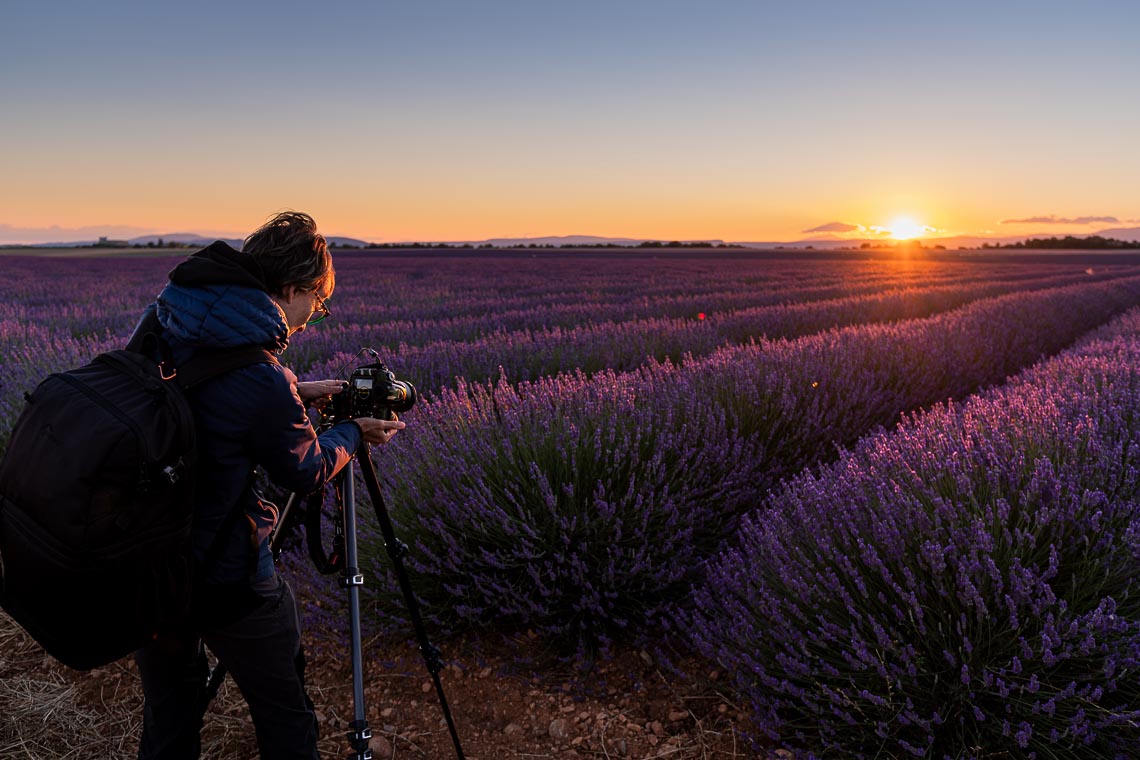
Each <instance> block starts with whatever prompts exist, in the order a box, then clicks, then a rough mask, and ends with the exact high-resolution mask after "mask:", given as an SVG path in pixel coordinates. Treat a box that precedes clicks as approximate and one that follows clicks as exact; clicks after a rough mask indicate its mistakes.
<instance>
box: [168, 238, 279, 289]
mask: <svg viewBox="0 0 1140 760" xmlns="http://www.w3.org/2000/svg"><path fill="white" fill-rule="evenodd" d="M170 281H171V282H172V283H174V284H175V285H183V286H187V287H202V286H206V285H239V286H241V287H245V288H255V289H257V290H262V291H268V286H267V285H266V284H265V274H264V272H262V270H261V265H260V264H258V263H257V259H255V258H253V256H250V255H249V254H248V253H245V252H243V251H238V250H235V249H234V248H232V247H230V245H229V244H228V243H225V242H223V241H221V240H218V241H216V242H214V243H212V244H210V245H208V246H206V247H205V248H203V249H202V250H200V251H197V252H195V253H193V254H191V255H190V256H188V257H187V258H186V259H185V260H183V261H182V262H181V263H180V264H179V265H178V266H176V267H174V269H172V270H171V271H170Z"/></svg>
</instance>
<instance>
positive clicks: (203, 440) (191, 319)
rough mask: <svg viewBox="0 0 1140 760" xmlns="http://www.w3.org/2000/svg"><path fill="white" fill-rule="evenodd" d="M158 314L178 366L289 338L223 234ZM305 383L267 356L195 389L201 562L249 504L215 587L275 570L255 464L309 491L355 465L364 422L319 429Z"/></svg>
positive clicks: (168, 290)
mask: <svg viewBox="0 0 1140 760" xmlns="http://www.w3.org/2000/svg"><path fill="white" fill-rule="evenodd" d="M150 312H154V313H155V314H156V315H157V317H158V321H159V323H160V324H161V325H162V331H163V337H164V338H165V340H166V341H167V342H168V343H169V344H170V346H171V347H172V348H173V350H174V359H175V363H176V364H177V363H179V362H181V361H184V360H185V359H187V358H188V357H189V356H191V355H192V354H193V352H194V350H195V349H198V348H235V347H241V346H259V347H262V348H266V349H268V350H270V351H272V352H274V353H280V352H281V351H283V350H284V349H285V348H286V346H287V345H288V340H289V338H288V336H289V328H288V324H287V323H286V321H285V315H284V313H283V312H282V311H281V309H280V308H279V307H278V306H277V304H276V303H275V302H274V301H273V300H272V299H271V298H270V297H269V294H268V293H267V292H266V289H265V286H264V284H263V278H262V276H261V274H260V267H259V266H258V265H257V262H256V260H255V259H254V258H253V257H251V256H249V255H248V254H245V253H242V252H240V251H236V250H234V249H233V248H231V247H230V246H228V245H226V244H225V243H223V242H220V241H219V242H217V243H214V244H213V245H211V246H209V247H207V248H205V249H202V250H201V251H198V252H197V253H195V254H193V255H192V256H190V257H189V258H188V259H186V260H185V261H183V262H182V263H181V264H179V265H178V266H177V267H175V269H174V270H173V271H172V272H171V273H170V283H169V284H168V285H167V286H166V287H165V288H164V289H163V290H162V292H161V293H160V294H159V295H158V298H157V300H156V301H155V303H153V304H151V305H150V307H148V314H149V313H150ZM146 318H147V315H146V314H144V316H143V319H144V321H145V320H146ZM140 325H141V323H140ZM296 382H297V378H296V376H295V375H294V374H293V373H292V372H291V371H289V370H288V369H286V368H285V367H282V366H280V365H274V364H269V363H264V364H254V365H251V366H248V367H243V368H241V369H236V370H232V371H230V372H228V373H226V374H224V375H222V376H220V377H217V378H214V379H212V380H208V381H206V382H204V383H202V384H200V385H198V386H196V387H195V388H193V389H192V390H191V391H190V392H189V400H190V405H191V408H192V409H193V411H194V419H195V424H196V430H197V436H198V456H199V459H198V470H197V483H196V489H197V490H196V496H195V501H196V503H195V515H194V525H193V541H194V549H195V554H196V557H197V559H198V560H199V561H200V562H201V561H203V560H204V559H205V558H206V555H207V553H208V551H209V548H210V546H211V544H212V542H213V541H214V537H215V535H217V534H218V531H219V529H220V528H221V527H222V526H223V523H224V522H225V520H226V516H227V515H228V514H230V512H231V511H233V510H234V509H235V508H237V506H238V505H239V504H241V505H243V509H242V512H243V517H244V519H239V520H237V521H236V522H235V521H233V520H231V521H230V525H231V527H232V529H230V530H228V531H227V535H225V536H222V537H219V539H218V540H219V541H221V542H222V546H221V552H220V554H219V555H218V558H217V560H216V561H215V562H214V563H213V565H212V566H211V567H209V568H206V570H207V577H206V580H207V581H208V582H209V583H211V584H222V585H232V584H247V583H249V582H251V581H254V580H259V579H261V578H264V577H268V576H269V575H270V574H272V572H273V565H272V560H271V558H270V555H269V551H268V545H267V537H268V535H269V533H270V531H271V530H272V529H273V526H274V525H275V524H276V521H277V518H278V510H277V507H276V506H274V505H273V504H271V503H269V502H267V501H265V500H264V499H263V498H261V497H260V496H259V495H258V493H257V492H256V491H255V489H254V488H253V479H254V468H256V467H259V468H261V469H262V471H263V472H264V473H265V474H266V475H268V476H269V478H270V480H272V481H273V482H274V483H276V484H277V485H279V486H281V487H282V488H285V489H287V490H289V491H295V492H298V493H299V494H306V493H309V492H311V491H314V490H316V489H317V488H320V487H321V486H323V485H324V484H325V483H326V482H328V481H329V480H330V479H331V478H332V477H333V475H335V474H336V473H337V471H339V470H340V469H341V468H342V467H344V466H345V465H346V464H348V462H349V461H350V459H351V457H352V454H353V453H354V452H355V451H356V450H357V449H358V448H359V446H360V444H361V432H360V428H359V427H357V426H356V425H355V424H354V423H351V422H348V423H343V424H339V425H335V426H334V427H332V428H331V429H330V430H327V431H325V432H323V433H321V435H320V436H318V435H317V434H316V432H315V431H314V430H313V427H312V425H311V424H310V422H309V418H308V416H307V415H306V413H305V407H304V404H303V403H302V401H301V399H300V397H299V396H298V395H297V388H296Z"/></svg>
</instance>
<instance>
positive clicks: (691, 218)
mask: <svg viewBox="0 0 1140 760" xmlns="http://www.w3.org/2000/svg"><path fill="white" fill-rule="evenodd" d="M326 6H327V7H326ZM0 14H2V15H3V23H2V24H0V26H3V28H4V29H5V35H4V36H5V44H4V45H3V46H0V95H2V96H3V102H4V103H5V108H4V119H3V122H2V124H0V130H2V134H3V138H4V139H3V140H2V141H0V243H28V242H47V241H54V240H68V239H73V240H78V239H84V238H90V237H94V236H95V234H96V233H97V234H102V235H109V236H111V237H124V238H125V237H131V236H134V235H142V234H151V233H157V234H162V233H176V232H197V233H201V234H204V235H224V236H232V237H240V236H243V235H244V234H246V233H248V232H249V231H250V230H252V229H253V228H254V227H256V226H257V225H259V224H260V223H261V222H262V221H264V219H265V218H266V217H267V216H268V215H269V214H271V213H273V212H274V211H277V210H280V209H284V208H294V209H299V210H304V211H307V212H309V213H311V214H313V216H314V217H316V219H317V221H318V223H319V224H320V225H321V227H322V230H323V231H325V232H326V234H330V235H343V236H350V237H356V238H360V239H364V240H370V241H376V242H394V241H411V240H424V241H461V240H481V239H486V238H492V237H527V236H533V237H538V236H550V235H573V234H581V235H601V236H615V237H619V236H620V237H633V238H657V239H669V240H671V239H678V240H692V239H720V240H727V241H791V240H799V239H803V238H807V237H811V236H814V235H821V234H832V235H836V236H839V237H849V238H868V237H872V238H873V237H891V236H892V233H893V234H894V236H895V237H908V236H914V235H919V236H923V237H928V238H929V237H939V236H953V235H974V236H977V235H985V236H995V237H1001V236H1013V235H1029V234H1044V235H1059V234H1090V233H1093V232H1097V231H1099V230H1102V229H1111V228H1128V227H1138V226H1140V191H1138V190H1137V186H1138V180H1140V142H1138V141H1137V140H1136V138H1135V133H1134V128H1135V124H1136V123H1137V121H1138V117H1140V101H1138V99H1137V98H1135V97H1134V95H1133V90H1134V89H1135V78H1136V74H1137V72H1140V52H1138V51H1140V46H1137V45H1136V44H1135V34H1136V31H1137V30H1138V29H1140V5H1137V4H1136V3H1131V2H1124V1H1123V0H1121V1H1120V2H1089V3H1062V2H1036V3H1015V2H1009V3H992V2H987V3H983V2H962V3H955V4H949V5H948V6H947V7H940V6H939V7H936V6H935V4H930V3H904V2H868V3H859V4H852V3H845V2H811V1H808V2H803V3H786V4H778V3H768V2H746V1H745V0H734V1H732V2H727V1H726V2H718V1H717V0H710V2H707V3H699V4H698V3H682V2H672V1H668V0H665V1H659V2H640V1H630V2H621V1H618V2H605V3H603V2H592V1H587V2H579V3H573V4H569V3H566V4H554V3H533V2H522V1H521V0H520V1H518V2H502V1H499V0H493V1H490V2H482V3H461V2H458V0H455V1H449V2H431V1H428V2H424V3H414V4H408V3H400V4H398V3H394V2H340V3H336V4H311V3H310V4H304V3H295V2H273V3H270V2H268V1H267V0H266V1H264V2H261V1H259V2H250V3H242V4H232V3H224V2H214V1H213V0H207V1H206V2H201V3H193V4H182V6H181V7H169V8H159V7H157V6H156V4H154V3H143V2H120V1H118V0H112V1H110V2H105V3H100V4H98V5H91V4H85V3H78V2H73V3H68V2H62V3H33V2H23V0H18V1H17V2H14V3H6V4H5V7H4V10H3V11H0Z"/></svg>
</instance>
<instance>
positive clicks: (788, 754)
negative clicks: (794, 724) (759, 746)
mask: <svg viewBox="0 0 1140 760" xmlns="http://www.w3.org/2000/svg"><path fill="white" fill-rule="evenodd" d="M772 755H773V756H774V757H778V758H780V760H792V758H794V757H795V755H793V754H792V751H791V750H787V749H778V750H776V751H775V752H773V753H772Z"/></svg>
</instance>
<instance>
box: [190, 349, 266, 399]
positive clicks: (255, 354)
mask: <svg viewBox="0 0 1140 760" xmlns="http://www.w3.org/2000/svg"><path fill="white" fill-rule="evenodd" d="M279 363H280V362H278V361H277V357H276V356H274V355H273V354H272V353H270V352H269V351H267V350H265V349H264V348H258V347H256V346H249V347H246V348H229V349H220V350H210V351H198V352H197V353H195V354H194V356H192V357H191V358H190V359H189V360H187V361H186V362H184V363H183V364H182V366H181V367H179V368H178V374H177V378H178V385H179V386H180V387H181V388H182V390H184V391H185V390H189V389H190V388H193V387H194V386H195V385H198V384H199V383H203V382H205V381H206V380H211V379H213V378H215V377H219V376H220V375H224V374H225V373H227V372H229V371H230V370H235V369H239V368H241V367H248V366H250V365H251V364H279Z"/></svg>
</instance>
